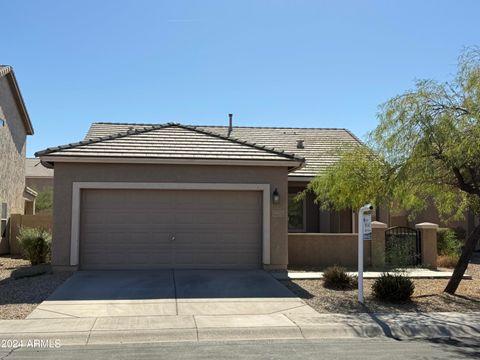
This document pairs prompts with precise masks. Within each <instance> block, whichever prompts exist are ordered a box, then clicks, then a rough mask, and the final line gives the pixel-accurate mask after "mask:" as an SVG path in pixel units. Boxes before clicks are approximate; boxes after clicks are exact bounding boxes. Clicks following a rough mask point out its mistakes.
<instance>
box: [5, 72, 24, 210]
mask: <svg viewBox="0 0 480 360" xmlns="http://www.w3.org/2000/svg"><path fill="white" fill-rule="evenodd" d="M0 117H1V118H2V119H4V120H6V122H5V126H4V127H0V203H2V202H6V203H8V212H9V214H14V213H23V207H24V201H23V190H24V188H25V151H26V135H27V134H26V131H25V128H24V126H23V121H22V118H21V117H20V113H19V112H18V109H17V105H16V103H15V99H14V97H13V94H12V92H11V89H10V85H9V83H8V79H7V77H6V76H4V77H1V78H0Z"/></svg>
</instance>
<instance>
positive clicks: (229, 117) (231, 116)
mask: <svg viewBox="0 0 480 360" xmlns="http://www.w3.org/2000/svg"><path fill="white" fill-rule="evenodd" d="M232 118H233V114H228V134H227V136H230V134H231V133H232V130H233V120H232Z"/></svg>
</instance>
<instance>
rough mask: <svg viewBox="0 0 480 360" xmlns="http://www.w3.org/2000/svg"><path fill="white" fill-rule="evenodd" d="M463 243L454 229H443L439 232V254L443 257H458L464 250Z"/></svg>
mask: <svg viewBox="0 0 480 360" xmlns="http://www.w3.org/2000/svg"><path fill="white" fill-rule="evenodd" d="M462 245H463V243H462V241H460V240H459V239H458V237H457V233H456V232H455V230H453V229H449V228H443V229H439V230H438V232H437V254H438V255H441V256H458V255H459V254H460V252H461V249H462Z"/></svg>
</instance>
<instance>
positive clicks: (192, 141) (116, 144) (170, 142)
mask: <svg viewBox="0 0 480 360" xmlns="http://www.w3.org/2000/svg"><path fill="white" fill-rule="evenodd" d="M111 130H112V131H111V132H110V133H108V134H98V135H97V136H95V137H91V138H89V139H86V140H84V141H81V142H78V143H73V144H68V145H62V146H57V147H54V148H48V149H46V150H43V151H39V152H37V153H36V154H35V156H45V155H49V156H83V157H109V158H110V157H117V158H152V159H202V160H268V161H279V160H283V161H285V160H286V161H289V160H291V161H295V162H303V158H300V157H296V156H295V155H294V154H289V153H286V152H285V151H281V150H279V151H277V150H275V149H273V148H270V147H266V146H262V145H256V144H253V143H250V142H248V141H245V140H239V139H236V138H234V137H229V138H227V137H225V136H223V135H219V134H215V133H213V132H211V131H209V130H206V129H199V128H197V127H194V126H187V125H181V124H174V123H168V124H162V125H150V126H148V127H142V126H136V127H135V128H130V127H124V128H122V129H121V130H120V131H115V130H114V129H111ZM297 165H298V164H292V167H296V166H297Z"/></svg>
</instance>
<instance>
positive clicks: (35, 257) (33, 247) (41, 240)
mask: <svg viewBox="0 0 480 360" xmlns="http://www.w3.org/2000/svg"><path fill="white" fill-rule="evenodd" d="M17 239H18V241H19V243H20V246H21V248H22V250H23V253H24V255H25V256H26V257H27V258H28V259H29V260H30V262H31V263H32V265H38V264H43V263H45V262H47V261H48V260H49V259H50V248H51V243H52V234H50V232H49V231H47V230H44V229H39V228H28V227H21V228H20V232H19V234H18V236H17Z"/></svg>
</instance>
